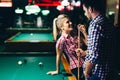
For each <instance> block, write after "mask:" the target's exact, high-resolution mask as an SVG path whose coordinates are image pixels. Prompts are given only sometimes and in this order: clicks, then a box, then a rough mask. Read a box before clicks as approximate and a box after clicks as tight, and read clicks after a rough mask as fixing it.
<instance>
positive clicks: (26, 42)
mask: <svg viewBox="0 0 120 80" xmlns="http://www.w3.org/2000/svg"><path fill="white" fill-rule="evenodd" d="M5 47H6V48H5V51H16V52H18V51H28V52H29V51H33V52H36V51H43V52H46V51H47V52H48V51H55V40H54V39H53V35H52V33H51V32H18V33H17V34H15V35H13V36H11V37H10V38H9V39H7V40H5Z"/></svg>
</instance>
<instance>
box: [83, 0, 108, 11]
mask: <svg viewBox="0 0 120 80" xmlns="http://www.w3.org/2000/svg"><path fill="white" fill-rule="evenodd" d="M81 1H82V4H84V5H85V7H86V8H89V7H91V8H93V9H95V10H96V11H98V12H100V13H105V11H106V1H105V0H81Z"/></svg>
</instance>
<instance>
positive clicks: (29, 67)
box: [0, 52, 76, 80]
mask: <svg viewBox="0 0 120 80" xmlns="http://www.w3.org/2000/svg"><path fill="white" fill-rule="evenodd" d="M48 53H49V52H48ZM24 54H26V55H24ZM19 61H22V64H18V62H19ZM55 61H56V57H55V55H52V54H46V53H44V52H40V53H39V55H35V54H31V53H29V52H27V53H25V52H16V53H14V52H7V53H0V79H1V80H76V78H75V77H74V76H73V75H71V74H70V73H69V74H68V72H69V69H68V63H67V61H66V59H65V58H64V57H63V56H62V62H61V65H60V67H61V68H60V72H61V73H60V74H58V75H48V74H46V73H47V72H48V71H51V70H55V69H56V68H55ZM39 63H42V65H39Z"/></svg>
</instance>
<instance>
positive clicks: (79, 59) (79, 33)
mask: <svg viewBox="0 0 120 80" xmlns="http://www.w3.org/2000/svg"><path fill="white" fill-rule="evenodd" d="M78 48H80V29H79V28H78ZM78 80H80V55H79V56H78Z"/></svg>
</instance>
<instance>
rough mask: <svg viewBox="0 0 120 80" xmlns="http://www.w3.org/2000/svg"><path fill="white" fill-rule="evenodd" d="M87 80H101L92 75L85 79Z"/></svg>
mask: <svg viewBox="0 0 120 80" xmlns="http://www.w3.org/2000/svg"><path fill="white" fill-rule="evenodd" d="M85 80H100V78H99V77H98V76H97V75H95V74H92V75H91V76H90V78H85Z"/></svg>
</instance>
